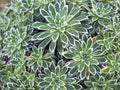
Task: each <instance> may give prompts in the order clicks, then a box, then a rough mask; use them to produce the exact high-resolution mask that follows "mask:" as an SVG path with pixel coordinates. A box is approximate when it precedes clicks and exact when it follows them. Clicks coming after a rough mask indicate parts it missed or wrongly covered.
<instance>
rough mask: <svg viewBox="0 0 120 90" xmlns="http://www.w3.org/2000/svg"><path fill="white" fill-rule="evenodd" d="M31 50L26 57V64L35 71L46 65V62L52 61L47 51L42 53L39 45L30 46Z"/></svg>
mask: <svg viewBox="0 0 120 90" xmlns="http://www.w3.org/2000/svg"><path fill="white" fill-rule="evenodd" d="M32 50H33V52H32V53H31V55H30V56H28V57H27V59H28V60H27V66H28V67H30V68H31V69H33V72H36V71H37V70H38V69H40V68H41V67H46V66H47V63H48V62H50V61H52V59H51V57H50V54H49V53H44V51H43V49H42V48H41V47H38V48H37V47H35V46H33V47H32Z"/></svg>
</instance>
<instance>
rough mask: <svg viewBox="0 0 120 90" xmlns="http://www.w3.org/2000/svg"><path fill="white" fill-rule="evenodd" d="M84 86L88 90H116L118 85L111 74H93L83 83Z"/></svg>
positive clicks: (119, 86) (119, 84)
mask: <svg viewBox="0 0 120 90" xmlns="http://www.w3.org/2000/svg"><path fill="white" fill-rule="evenodd" d="M85 85H86V86H87V87H88V88H89V90H118V89H119V88H120V83H119V82H117V79H116V78H115V77H114V74H113V73H108V74H98V73H97V74H95V75H94V76H91V77H90V79H89V80H87V81H85Z"/></svg>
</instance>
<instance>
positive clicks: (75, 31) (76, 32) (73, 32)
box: [66, 28, 79, 38]
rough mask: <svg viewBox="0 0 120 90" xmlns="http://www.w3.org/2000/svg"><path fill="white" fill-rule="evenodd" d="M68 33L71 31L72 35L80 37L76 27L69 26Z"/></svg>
mask: <svg viewBox="0 0 120 90" xmlns="http://www.w3.org/2000/svg"><path fill="white" fill-rule="evenodd" d="M66 32H67V33H69V34H70V35H71V36H74V37H77V38H78V37H79V32H78V31H77V30H75V29H72V28H69V29H68V30H66Z"/></svg>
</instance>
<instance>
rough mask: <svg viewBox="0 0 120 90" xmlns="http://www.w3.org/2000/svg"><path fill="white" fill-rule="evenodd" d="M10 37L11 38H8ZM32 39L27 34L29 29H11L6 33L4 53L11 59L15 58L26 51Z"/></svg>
mask: <svg viewBox="0 0 120 90" xmlns="http://www.w3.org/2000/svg"><path fill="white" fill-rule="evenodd" d="M8 36H9V37H8ZM29 39H30V37H29V36H28V33H27V28H26V27H24V28H22V29H20V30H19V29H15V28H11V29H10V31H7V32H6V33H5V40H4V44H5V47H4V51H5V54H7V55H9V57H12V56H15V55H16V54H17V52H19V51H21V50H25V49H26V46H27V41H28V40H29Z"/></svg>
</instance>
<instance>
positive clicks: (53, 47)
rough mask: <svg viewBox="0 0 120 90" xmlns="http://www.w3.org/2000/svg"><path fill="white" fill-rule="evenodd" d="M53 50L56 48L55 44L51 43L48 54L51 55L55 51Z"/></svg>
mask: <svg viewBox="0 0 120 90" xmlns="http://www.w3.org/2000/svg"><path fill="white" fill-rule="evenodd" d="M55 48H56V42H53V41H51V43H50V46H49V50H50V52H51V53H53V52H54V51H55Z"/></svg>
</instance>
